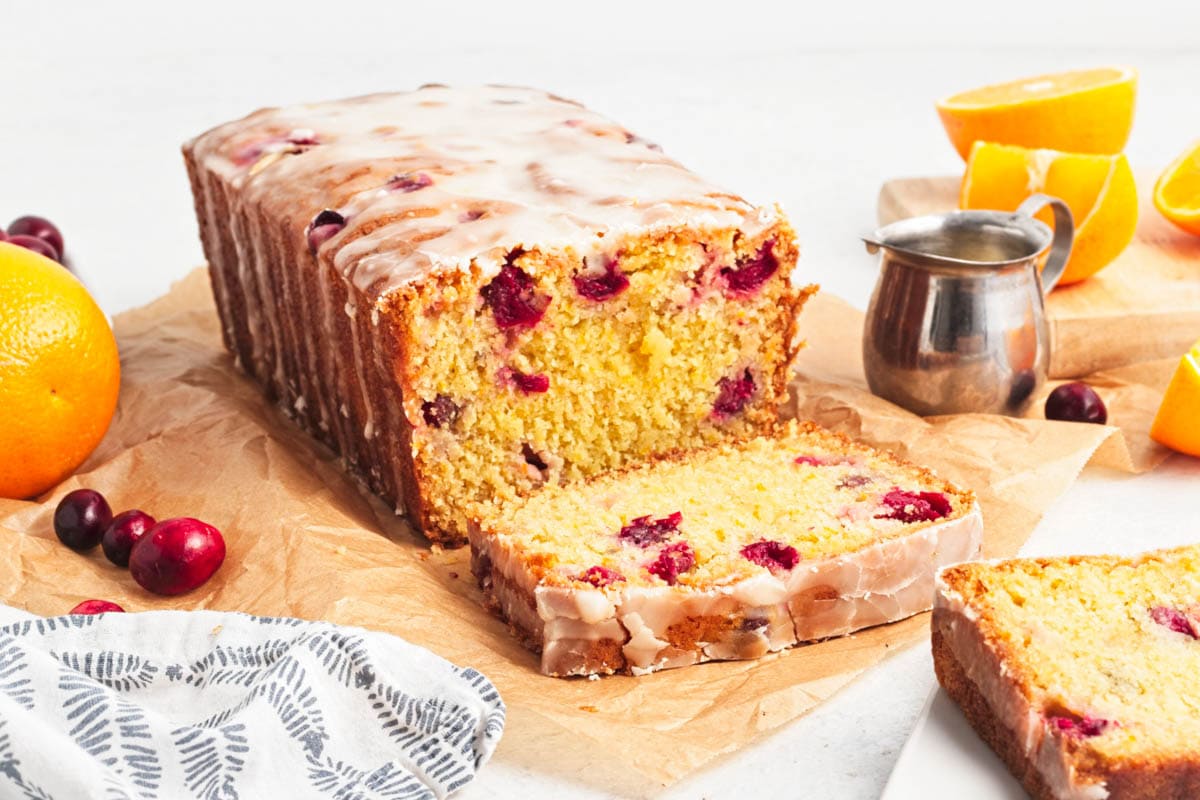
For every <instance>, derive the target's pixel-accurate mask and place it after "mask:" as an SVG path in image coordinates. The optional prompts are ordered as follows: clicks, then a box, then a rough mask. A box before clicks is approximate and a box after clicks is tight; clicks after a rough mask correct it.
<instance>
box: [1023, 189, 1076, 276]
mask: <svg viewBox="0 0 1200 800" xmlns="http://www.w3.org/2000/svg"><path fill="white" fill-rule="evenodd" d="M1046 206H1050V209H1051V210H1052V211H1053V212H1054V240H1053V241H1052V242H1051V243H1050V255H1049V256H1048V257H1047V258H1046V266H1045V268H1044V269H1042V294H1050V290H1051V289H1053V288H1054V284H1056V283H1058V279H1059V278H1061V277H1062V274H1063V270H1064V269H1066V266H1067V258H1068V257H1069V256H1070V255H1071V243H1072V241H1073V240H1074V239H1075V220H1074V218H1073V217H1072V216H1071V209H1070V208H1068V207H1067V204H1066V203H1064V202H1063V201H1062V200H1059V199H1058V198H1057V197H1050V196H1049V195H1045V194H1031V195H1029V197H1027V198H1025V202H1024V203H1021V205H1020V206H1018V207H1017V211H1016V213H1018V214H1024V215H1025V216H1027V217H1032V216H1033V215H1034V214H1036V213H1037V212H1039V211H1041V210H1042V209H1043V208H1045V207H1046Z"/></svg>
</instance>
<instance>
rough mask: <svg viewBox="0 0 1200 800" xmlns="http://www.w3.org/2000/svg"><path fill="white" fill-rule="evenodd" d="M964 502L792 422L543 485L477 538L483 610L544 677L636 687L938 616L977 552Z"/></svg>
mask: <svg viewBox="0 0 1200 800" xmlns="http://www.w3.org/2000/svg"><path fill="white" fill-rule="evenodd" d="M981 536H982V521H981V515H980V512H979V508H978V506H977V504H976V502H975V499H974V497H973V495H972V494H971V493H970V492H969V491H963V490H960V489H957V488H955V487H954V486H952V485H950V484H949V483H947V482H945V481H943V480H940V479H938V478H937V477H936V476H934V475H933V474H932V473H930V472H929V471H927V470H924V469H921V468H918V467H914V466H912V465H909V464H906V463H904V462H903V461H900V460H899V459H897V458H895V457H893V456H891V455H889V454H886V453H881V452H878V451H875V450H873V449H871V448H869V447H867V446H865V445H861V444H855V443H853V442H851V441H849V440H848V439H846V438H844V437H842V436H839V435H836V434H832V433H830V432H828V431H825V430H822V429H820V428H818V427H816V426H815V425H811V424H800V423H795V422H791V423H788V424H786V425H781V426H779V428H778V429H777V430H775V431H773V432H772V434H771V435H767V436H758V437H752V438H747V439H743V440H741V441H737V442H730V443H723V444H717V445H711V446H708V447H706V448H701V449H696V450H691V451H680V452H676V453H674V454H671V455H669V456H665V457H662V458H659V459H656V460H653V461H651V462H650V463H646V464H643V465H638V466H634V467H630V468H626V469H623V470H616V471H613V472H609V473H605V474H602V475H599V476H596V477H594V478H592V479H590V480H588V481H586V482H585V483H582V484H577V485H574V486H570V487H547V488H545V489H543V490H541V491H539V492H537V493H535V494H533V495H532V496H530V497H528V498H525V499H523V500H519V501H517V502H515V503H511V504H507V505H504V506H501V507H499V508H497V509H496V510H495V511H494V513H491V514H488V515H485V516H484V517H482V518H480V519H477V520H475V521H474V522H473V524H472V526H471V528H470V540H471V562H472V570H473V572H474V573H475V576H476V578H477V579H478V580H479V582H480V585H481V586H482V588H483V590H484V594H485V597H486V599H487V602H488V603H489V605H490V606H491V607H492V608H493V609H494V610H495V611H497V612H498V613H499V614H500V615H501V616H503V617H504V618H505V619H507V620H508V622H509V624H510V626H511V627H512V629H513V631H514V632H515V633H516V634H517V635H518V636H519V637H521V639H522V640H523V641H524V642H525V643H526V645H527V646H529V647H530V648H532V649H534V650H536V651H540V652H541V668H542V671H543V672H544V673H546V674H547V675H554V676H569V675H594V674H611V673H614V672H627V673H632V674H635V675H641V674H645V673H649V672H653V671H655V670H659V669H666V668H670V667H681V666H686V665H689V664H696V663H699V662H702V661H710V660H726V659H746V658H757V657H759V656H761V655H763V654H765V653H768V652H772V651H777V650H782V649H784V648H786V647H790V646H792V645H795V644H798V643H801V642H808V641H813V640H817V639H824V638H827V637H830V636H839V635H842V634H846V633H850V632H852V631H855V630H859V629H861V628H865V627H869V626H872V625H879V624H881V623H885V622H891V621H894V620H898V619H902V618H904V617H907V616H910V615H912V614H915V613H917V612H920V611H925V610H928V609H929V607H930V605H931V603H932V600H933V579H934V575H935V574H936V572H937V570H938V569H939V568H940V567H942V566H945V565H947V564H951V563H955V562H958V561H962V560H965V559H969V558H973V557H975V556H976V555H977V554H978V551H979V544H980V539H981Z"/></svg>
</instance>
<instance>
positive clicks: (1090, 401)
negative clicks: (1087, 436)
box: [1046, 381, 1108, 425]
mask: <svg viewBox="0 0 1200 800" xmlns="http://www.w3.org/2000/svg"><path fill="white" fill-rule="evenodd" d="M1046 419H1057V420H1061V421H1063V422H1095V423H1097V424H1098V425H1103V424H1104V423H1105V422H1107V421H1108V409H1107V408H1105V407H1104V401H1103V400H1101V399H1100V395H1098V394H1096V390H1095V389H1093V388H1092V387H1090V386H1088V385H1087V384H1086V383H1080V382H1079V381H1075V382H1073V383H1064V384H1063V385H1062V386H1059V387H1058V388H1057V389H1055V390H1054V391H1053V392H1051V393H1050V396H1049V397H1047V398H1046Z"/></svg>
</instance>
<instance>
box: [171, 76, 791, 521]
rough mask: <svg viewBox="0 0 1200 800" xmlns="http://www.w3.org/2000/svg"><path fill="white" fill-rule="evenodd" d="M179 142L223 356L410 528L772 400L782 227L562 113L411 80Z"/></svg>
mask: <svg viewBox="0 0 1200 800" xmlns="http://www.w3.org/2000/svg"><path fill="white" fill-rule="evenodd" d="M184 155H185V158H186V161H187V166H188V171H189V174H190V177H191V182H192V190H193V193H194V195H195V203H196V212H197V216H198V218H199V222H200V232H201V238H202V240H203V244H204V250H205V254H206V256H207V258H208V261H209V265H210V273H211V276H212V286H213V294H214V295H215V298H216V302H217V307H218V309H219V311H220V316H221V322H222V330H223V333H224V338H225V343H226V345H227V346H228V347H229V349H230V350H231V351H232V352H233V353H234V354H235V356H236V359H237V363H238V364H239V365H240V366H241V368H242V369H244V370H245V371H246V372H247V373H248V374H249V375H251V376H252V377H253V378H254V379H255V380H257V381H258V382H259V383H261V384H262V386H263V387H264V389H265V391H266V392H267V393H268V394H269V396H270V397H271V398H273V399H274V400H275V401H276V402H277V403H278V404H279V405H280V406H281V407H282V408H283V409H285V410H286V411H287V412H288V413H289V414H291V415H293V416H294V417H295V418H296V419H297V420H298V421H299V422H300V423H301V424H302V425H303V426H304V427H305V428H307V429H308V430H310V431H312V432H313V433H314V434H315V435H317V436H318V437H320V438H321V439H322V440H323V441H324V442H326V443H327V444H328V445H329V446H330V447H332V448H334V449H335V450H336V451H337V452H338V453H339V454H341V456H342V457H343V458H344V459H345V462H346V464H347V466H348V467H349V469H350V470H352V471H353V472H354V473H355V474H357V475H359V476H361V477H362V478H363V479H364V480H365V481H366V482H367V483H368V484H369V486H370V488H371V489H372V490H374V491H375V492H377V493H379V494H380V495H382V496H383V497H384V498H386V499H388V500H389V501H391V502H392V503H394V504H395V506H396V508H397V511H402V510H407V513H408V514H409V516H410V517H411V519H412V520H413V522H414V523H415V524H416V525H417V526H418V527H419V528H421V529H422V530H423V531H424V532H425V534H426V535H427V536H428V537H429V538H430V539H433V540H436V541H439V542H443V543H446V544H461V543H463V542H464V541H465V536H466V518H467V516H468V512H469V510H470V509H471V508H472V507H473V506H474V505H475V504H477V503H479V502H492V501H505V500H510V499H512V498H514V497H517V496H520V495H523V494H525V493H527V492H529V491H530V490H532V489H534V488H535V487H537V486H540V485H542V484H547V483H549V484H558V483H560V482H564V481H569V480H573V479H578V478H583V477H586V476H589V475H593V474H595V473H597V472H598V471H600V470H603V469H609V468H613V467H619V466H621V465H623V464H627V463H629V462H631V461H634V460H637V459H640V458H644V457H646V456H649V455H651V454H654V453H658V452H661V451H664V450H667V449H670V448H675V447H679V446H685V445H699V444H703V443H706V442H713V441H716V440H719V439H720V438H722V437H725V436H729V435H746V434H751V433H753V432H755V431H759V430H762V429H764V427H765V426H767V425H769V424H771V423H772V422H773V421H774V419H775V413H776V412H775V409H776V406H777V404H778V403H779V402H780V401H781V400H782V399H783V398H784V396H785V393H786V384H787V378H788V368H789V365H790V363H791V361H792V359H793V356H794V355H795V352H796V348H797V338H796V314H797V313H798V311H799V309H800V306H801V305H802V304H803V301H804V299H805V298H806V297H807V296H808V294H809V293H810V291H811V288H807V289H801V288H797V287H794V286H793V285H792V283H791V282H790V280H789V276H790V273H791V272H792V269H793V267H794V266H795V263H796V257H797V248H796V242H795V237H794V235H793V232H792V229H791V227H790V226H789V225H788V223H787V220H786V219H785V218H784V217H783V215H782V214H781V213H780V212H779V210H778V209H777V208H774V207H755V206H752V205H750V204H749V203H747V202H746V201H744V200H742V199H741V198H740V197H738V196H736V195H733V194H729V193H728V192H725V191H722V190H720V189H718V188H716V187H714V186H712V185H710V184H708V183H706V182H705V181H703V180H701V179H700V178H698V177H697V176H696V175H694V174H693V173H691V172H689V171H688V170H686V169H684V168H683V167H682V166H680V165H679V164H678V163H677V162H675V161H673V160H671V159H670V158H667V157H666V156H665V155H663V154H662V152H661V151H660V150H659V148H658V147H656V146H655V145H653V144H650V143H649V142H647V141H645V140H643V139H641V138H639V137H637V136H635V135H634V134H632V133H630V132H629V131H627V130H625V129H624V128H622V127H620V126H619V125H616V124H614V123H612V122H610V121H608V120H606V119H604V118H603V117H600V116H598V115H596V114H594V113H592V112H590V111H588V110H586V109H585V108H583V107H582V106H580V105H578V104H577V103H574V102H571V101H569V100H564V99H562V98H560V97H555V96H553V95H548V94H545V93H544V92H539V91H533V90H530V89H521V88H512V87H497V86H489V87H482V88H468V89H452V88H447V87H445V86H426V87H423V88H421V89H419V90H417V91H413V92H407V93H401V94H381V95H372V96H368V97H360V98H356V99H351V100H342V101H337V102H327V103H318V104H313V105H301V106H293V107H289V108H277V109H265V110H262V111H258V112H256V113H254V114H251V115H250V116H248V117H246V118H244V119H241V120H238V121H236V122H231V123H229V124H226V125H222V126H220V127H218V128H215V129H213V130H211V131H209V132H207V133H205V134H203V135H201V136H199V137H198V138H196V139H194V140H193V141H191V142H189V143H188V144H187V145H185V146H184Z"/></svg>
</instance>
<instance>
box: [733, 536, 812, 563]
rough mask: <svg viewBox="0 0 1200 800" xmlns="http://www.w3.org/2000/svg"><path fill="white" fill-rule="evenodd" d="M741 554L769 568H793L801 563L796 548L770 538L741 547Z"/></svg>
mask: <svg viewBox="0 0 1200 800" xmlns="http://www.w3.org/2000/svg"><path fill="white" fill-rule="evenodd" d="M741 554H742V558H745V559H747V560H748V561H753V562H754V563H755V564H758V565H759V566H760V567H766V568H767V569H791V568H792V567H794V566H796V565H797V564H799V563H800V554H799V553H797V552H796V548H794V547H792V546H791V545H788V544H784V543H783V542H775V541H771V540H769V539H764V540H763V541H761V542H753V543H751V544H748V545H746V546H745V547H743V548H742V549H741Z"/></svg>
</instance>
